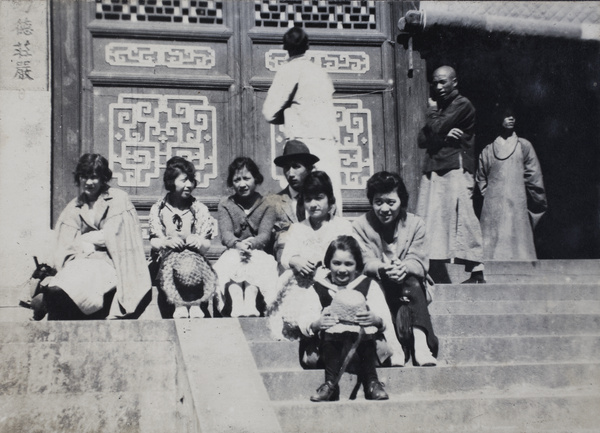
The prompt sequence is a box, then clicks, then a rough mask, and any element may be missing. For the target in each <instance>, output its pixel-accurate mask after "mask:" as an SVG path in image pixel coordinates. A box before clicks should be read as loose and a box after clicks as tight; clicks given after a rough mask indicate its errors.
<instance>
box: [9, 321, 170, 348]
mask: <svg viewBox="0 0 600 433" xmlns="http://www.w3.org/2000/svg"><path fill="white" fill-rule="evenodd" d="M176 338H177V336H176V333H175V326H174V321H173V320H158V321H150V320H148V321H141V320H101V321H94V320H89V321H50V322H49V321H42V322H24V323H20V324H18V325H16V324H14V323H9V322H0V345H4V344H9V343H39V342H48V343H50V342H51V343H62V342H69V343H82V342H91V343H100V342H113V343H117V342H136V341H147V342H156V341H159V342H160V341H174V340H175V339H176Z"/></svg>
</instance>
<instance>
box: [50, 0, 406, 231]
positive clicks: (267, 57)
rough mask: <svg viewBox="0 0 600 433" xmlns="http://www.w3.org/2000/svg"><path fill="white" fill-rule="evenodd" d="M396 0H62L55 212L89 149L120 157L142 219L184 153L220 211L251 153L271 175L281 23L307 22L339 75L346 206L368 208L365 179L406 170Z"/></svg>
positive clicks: (119, 167)
mask: <svg viewBox="0 0 600 433" xmlns="http://www.w3.org/2000/svg"><path fill="white" fill-rule="evenodd" d="M393 8H394V6H393V3H390V2H382V1H345V0H343V1H342V0H336V1H333V0H332V1H329V2H327V1H318V0H312V1H310V0H309V1H306V0H303V1H296V0H287V1H273V0H254V1H202V0H87V1H80V2H73V1H72V0H54V2H53V29H54V35H55V36H54V40H53V60H54V62H53V63H54V67H53V73H54V95H55V100H54V116H53V117H54V126H55V128H54V131H55V132H54V143H53V155H54V161H53V168H54V175H53V183H54V184H53V193H54V194H53V215H54V217H55V218H56V216H57V215H58V212H60V210H61V209H62V208H63V207H64V205H65V203H66V202H67V201H68V200H69V199H70V198H72V197H73V196H74V195H75V190H74V188H73V186H72V178H71V174H70V173H72V171H73V169H74V164H75V163H76V161H77V158H78V157H79V155H80V154H81V153H84V152H97V153H101V154H103V155H105V156H106V157H107V158H108V159H109V162H110V165H111V169H112V170H113V173H114V177H113V180H112V185H114V186H116V187H119V188H122V189H124V190H126V191H127V192H128V193H129V194H130V195H131V197H132V200H133V201H134V204H135V205H136V207H137V208H138V211H139V213H140V216H141V218H142V222H143V223H144V222H145V220H146V218H147V213H148V210H149V208H150V206H151V205H152V204H153V203H154V202H155V201H156V200H157V199H158V198H160V197H161V196H163V195H164V193H165V192H164V189H163V182H162V174H163V171H164V167H165V163H166V161H167V160H168V159H169V158H170V157H172V156H175V155H181V156H184V157H186V158H188V159H189V160H191V161H192V162H193V163H194V164H195V165H196V167H197V179H198V188H197V190H196V192H195V195H196V197H198V198H199V199H200V200H201V201H202V202H204V203H206V204H207V205H208V206H209V208H210V209H211V211H213V212H214V211H216V205H217V203H218V200H219V198H220V197H222V196H224V195H226V194H229V191H228V188H227V186H226V178H227V166H228V164H229V163H230V162H231V161H232V160H233V158H235V157H236V156H241V155H245V156H250V157H252V158H253V159H254V160H255V161H256V162H257V163H258V165H259V167H260V169H261V171H262V172H263V175H264V176H265V182H264V184H263V185H262V186H261V187H260V191H262V192H263V193H267V192H270V191H271V192H275V191H278V190H280V189H281V187H282V186H283V185H284V179H283V176H282V173H281V171H280V170H279V171H278V170H277V169H276V167H275V166H274V164H273V163H272V161H273V159H274V157H275V156H277V155H278V154H280V153H281V151H282V147H283V135H282V133H281V130H280V129H279V127H278V126H273V125H270V124H268V123H267V122H266V121H265V120H264V119H263V117H262V114H261V111H262V104H263V101H264V99H265V96H266V92H267V90H268V88H269V86H270V83H271V81H272V79H273V77H274V75H275V73H276V71H277V69H278V67H279V66H280V65H281V64H282V63H283V62H284V61H285V59H286V57H287V53H286V52H285V51H283V49H282V45H281V44H282V42H281V41H282V35H283V34H284V33H285V31H286V30H287V29H288V28H289V27H291V26H293V25H300V26H302V27H304V28H305V30H306V31H307V33H308V34H309V37H310V41H311V47H310V50H309V52H308V53H309V55H310V56H311V57H313V59H314V61H315V62H316V63H317V64H319V65H321V66H322V67H323V68H325V69H326V70H327V72H328V73H329V74H330V76H331V77H332V79H333V81H334V84H335V88H336V93H335V95H334V99H335V106H336V110H337V121H338V126H339V128H340V138H341V143H340V150H339V163H340V166H341V169H342V177H343V179H342V183H343V194H344V199H345V200H344V207H345V209H344V210H345V212H348V214H349V215H352V214H353V213H357V212H362V211H364V210H365V209H366V207H367V203H366V195H365V191H364V190H365V183H366V180H367V179H368V178H369V176H370V175H371V174H373V173H374V172H375V171H377V170H381V169H388V170H398V168H399V145H398V137H399V134H398V128H397V118H398V117H397V109H396V105H397V104H396V101H397V95H396V92H395V90H394V79H395V63H394V62H395V60H394V59H395V57H394V56H395V51H394V43H395V42H394V37H393V36H392V35H393V34H394V31H392V26H393V22H392V18H391V17H392V13H391V10H392V9H393Z"/></svg>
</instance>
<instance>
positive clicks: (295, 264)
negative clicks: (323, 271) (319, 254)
mask: <svg viewBox="0 0 600 433" xmlns="http://www.w3.org/2000/svg"><path fill="white" fill-rule="evenodd" d="M290 268H292V270H293V271H294V272H296V273H298V274H300V275H302V276H303V277H308V276H310V275H313V274H314V272H315V270H316V269H317V264H316V263H314V262H311V261H310V260H308V259H306V258H304V257H302V256H294V257H292V258H291V259H290Z"/></svg>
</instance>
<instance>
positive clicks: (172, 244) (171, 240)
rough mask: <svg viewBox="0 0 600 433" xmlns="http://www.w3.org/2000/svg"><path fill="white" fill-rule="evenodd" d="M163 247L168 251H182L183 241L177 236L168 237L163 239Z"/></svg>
mask: <svg viewBox="0 0 600 433" xmlns="http://www.w3.org/2000/svg"><path fill="white" fill-rule="evenodd" d="M163 247H164V248H166V249H169V250H174V251H182V250H183V249H184V248H185V241H184V240H183V239H181V238H180V237H179V236H169V237H167V238H165V240H164V242H163Z"/></svg>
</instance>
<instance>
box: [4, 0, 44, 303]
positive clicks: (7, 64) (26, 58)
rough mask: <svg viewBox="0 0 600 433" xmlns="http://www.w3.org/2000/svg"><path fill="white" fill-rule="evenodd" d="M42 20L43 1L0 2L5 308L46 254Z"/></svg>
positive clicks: (15, 0)
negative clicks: (38, 258)
mask: <svg viewBox="0 0 600 433" xmlns="http://www.w3.org/2000/svg"><path fill="white" fill-rule="evenodd" d="M49 12H50V1H49V0H0V242H1V244H0V245H1V246H0V271H1V272H0V275H1V277H0V299H1V300H2V302H7V303H9V304H10V303H12V299H13V295H12V293H16V291H14V289H16V288H17V287H18V286H19V285H21V284H22V283H23V282H25V281H26V280H27V279H28V277H29V276H30V275H31V272H32V271H33V268H34V262H33V259H32V256H34V255H37V256H39V257H40V259H41V260H44V261H47V260H48V259H49V258H50V257H49V255H50V253H51V250H52V246H51V245H50V243H51V241H50V240H51V239H52V238H51V236H50V209H51V208H50V169H51V138H50V137H51V136H50V126H51V98H50V79H51V77H50V61H49V59H50V44H49V42H50V27H49ZM9 293H10V294H11V295H9Z"/></svg>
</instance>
